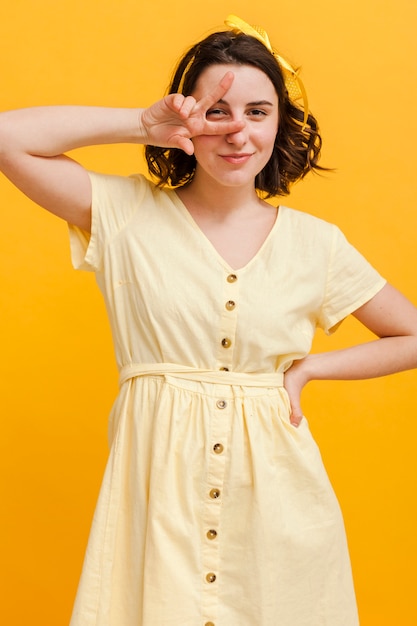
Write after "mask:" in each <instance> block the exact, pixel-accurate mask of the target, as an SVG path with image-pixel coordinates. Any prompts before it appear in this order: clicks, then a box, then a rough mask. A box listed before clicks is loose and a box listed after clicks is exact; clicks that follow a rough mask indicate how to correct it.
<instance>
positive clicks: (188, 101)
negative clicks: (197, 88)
mask: <svg viewBox="0 0 417 626" xmlns="http://www.w3.org/2000/svg"><path fill="white" fill-rule="evenodd" d="M180 95H181V94H176V96H180ZM175 104H176V105H177V109H176V110H177V112H178V114H179V115H180V116H181V118H182V119H184V120H185V119H187V118H188V117H190V114H191V112H192V111H193V109H194V107H195V105H196V99H195V98H194V96H186V97H184V96H182V95H181V100H180V99H179V98H178V101H177V100H175Z"/></svg>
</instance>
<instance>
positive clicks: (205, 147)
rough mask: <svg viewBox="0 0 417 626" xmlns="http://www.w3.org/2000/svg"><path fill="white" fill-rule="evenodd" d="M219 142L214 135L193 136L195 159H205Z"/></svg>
mask: <svg viewBox="0 0 417 626" xmlns="http://www.w3.org/2000/svg"><path fill="white" fill-rule="evenodd" d="M218 143H219V138H218V137H217V136H215V135H213V136H210V135H200V136H199V137H194V138H193V145H194V156H195V158H196V159H197V161H198V160H199V159H205V158H207V157H208V156H209V154H210V153H211V152H212V151H213V150H215V148H216V146H217V145H218Z"/></svg>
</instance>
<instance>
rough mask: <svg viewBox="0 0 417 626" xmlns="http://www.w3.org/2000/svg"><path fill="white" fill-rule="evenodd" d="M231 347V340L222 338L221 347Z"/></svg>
mask: <svg viewBox="0 0 417 626" xmlns="http://www.w3.org/2000/svg"><path fill="white" fill-rule="evenodd" d="M231 345H232V341H231V339H229V338H228V337H224V338H223V339H222V346H223V348H230V346H231Z"/></svg>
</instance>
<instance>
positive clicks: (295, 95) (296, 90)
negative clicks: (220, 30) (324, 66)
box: [224, 15, 308, 129]
mask: <svg viewBox="0 0 417 626" xmlns="http://www.w3.org/2000/svg"><path fill="white" fill-rule="evenodd" d="M224 23H225V24H226V26H228V27H229V28H230V29H231V30H233V31H237V32H241V33H243V34H245V35H250V36H251V37H255V39H258V41H260V42H261V43H263V44H264V46H265V47H266V48H267V49H268V50H269V51H270V53H271V54H273V55H274V57H275V58H276V60H277V61H278V63H279V65H280V67H281V70H282V73H283V75H284V80H285V86H286V88H287V90H288V94H289V96H290V98H291V100H299V99H302V100H303V108H304V120H303V129H304V128H305V126H306V124H307V119H308V99H307V92H306V90H305V87H304V85H303V82H302V80H301V78H300V77H299V75H298V72H299V70H294V68H293V67H291V65H290V64H289V63H288V61H286V60H285V59H284V58H283V57H282V56H280V55H279V54H277V53H276V52H274V50H273V48H272V46H271V42H270V41H269V37H268V35H267V32H266V31H265V30H264V29H263V28H261V27H260V26H251V25H250V24H247V23H246V22H245V21H244V20H242V19H240V17H237V15H229V16H228V17H227V19H226V20H225V22H224Z"/></svg>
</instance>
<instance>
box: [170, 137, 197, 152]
mask: <svg viewBox="0 0 417 626" xmlns="http://www.w3.org/2000/svg"><path fill="white" fill-rule="evenodd" d="M170 143H172V145H173V146H174V147H177V148H179V149H180V150H182V151H183V152H185V154H188V155H190V156H191V155H192V154H194V144H193V142H192V141H191V139H188V138H187V137H183V136H182V135H174V136H173V137H171V139H170Z"/></svg>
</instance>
